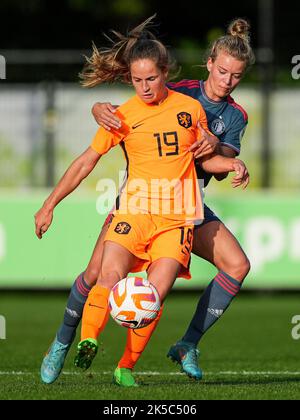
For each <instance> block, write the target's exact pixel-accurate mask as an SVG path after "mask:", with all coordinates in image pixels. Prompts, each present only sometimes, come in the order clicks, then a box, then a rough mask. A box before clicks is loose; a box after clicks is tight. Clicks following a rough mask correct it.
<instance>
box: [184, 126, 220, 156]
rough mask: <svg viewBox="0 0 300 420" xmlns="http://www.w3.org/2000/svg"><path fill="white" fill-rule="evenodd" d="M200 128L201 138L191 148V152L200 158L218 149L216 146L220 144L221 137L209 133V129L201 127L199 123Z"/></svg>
mask: <svg viewBox="0 0 300 420" xmlns="http://www.w3.org/2000/svg"><path fill="white" fill-rule="evenodd" d="M198 127H199V130H200V132H201V140H198V141H196V142H195V143H194V144H193V145H192V146H191V147H190V148H189V152H193V153H194V158H195V159H199V158H201V157H203V156H207V155H210V154H212V153H214V152H215V151H216V148H217V146H218V144H219V142H220V141H219V139H218V137H216V136H213V135H212V134H209V133H208V132H207V131H205V130H204V129H203V127H201V125H200V123H198Z"/></svg>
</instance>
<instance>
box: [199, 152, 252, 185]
mask: <svg viewBox="0 0 300 420" xmlns="http://www.w3.org/2000/svg"><path fill="white" fill-rule="evenodd" d="M200 162H201V163H200V164H201V166H202V168H203V169H204V171H205V172H208V173H212V174H224V173H228V172H235V176H234V178H233V179H232V181H231V184H232V186H233V188H236V187H239V186H243V188H244V189H245V188H246V187H247V186H248V184H249V181H250V176H249V172H248V169H247V167H246V165H245V163H244V162H243V161H242V160H240V159H237V158H230V157H225V156H221V155H217V154H214V155H211V156H207V157H205V158H202V159H201V161H200Z"/></svg>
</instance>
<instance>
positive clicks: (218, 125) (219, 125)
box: [211, 118, 226, 136]
mask: <svg viewBox="0 0 300 420" xmlns="http://www.w3.org/2000/svg"><path fill="white" fill-rule="evenodd" d="M225 129H226V127H225V124H224V121H223V120H222V119H221V118H218V119H217V120H214V121H213V122H212V124H211V131H212V132H213V133H214V134H215V135H216V136H219V135H220V134H223V133H224V131H225Z"/></svg>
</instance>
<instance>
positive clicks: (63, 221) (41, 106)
mask: <svg viewBox="0 0 300 420" xmlns="http://www.w3.org/2000/svg"><path fill="white" fill-rule="evenodd" d="M299 10H300V6H299V5H298V4H297V3H296V2H294V1H291V0H287V1H286V2H285V3H284V9H283V8H282V2H281V1H279V0H273V1H272V0H256V1H252V2H248V3H245V4H241V2H238V1H235V0H231V1H228V2H226V3H225V2H221V1H216V2H214V5H213V6H212V5H209V4H202V3H201V2H199V1H190V2H189V3H188V4H175V5H174V3H173V2H168V1H165V2H161V1H160V2H159V1H155V0H147V1H146V0H145V1H142V0H110V1H108V0H98V1H95V0H63V1H59V2H58V1H42V2H41V1H36V0H30V1H28V2H26V3H23V2H22V3H21V2H19V1H17V0H14V1H13V0H10V1H8V0H2V1H1V5H0V16H1V25H0V39H1V44H0V55H2V56H3V57H4V58H5V61H6V69H5V70H6V71H5V73H6V74H5V76H6V79H4V78H2V80H0V288H1V287H2V288H14V287H19V288H27V287H41V288H51V287H55V288H65V287H68V286H69V285H70V284H71V283H72V282H73V280H74V277H75V276H76V275H77V274H78V272H80V271H82V270H84V268H85V266H86V264H87V263H88V259H89V256H90V254H91V251H92V249H93V246H94V243H95V240H96V238H97V236H98V233H99V231H100V229H101V224H102V222H103V219H104V215H99V214H98V212H97V210H96V203H97V199H98V197H99V191H97V189H96V186H97V182H98V181H99V180H100V179H103V178H111V179H113V180H115V181H118V178H119V174H118V171H119V170H120V169H122V168H124V166H125V164H124V160H123V156H122V154H121V152H120V151H119V150H117V149H116V150H113V151H112V152H111V153H109V154H108V156H106V157H105V158H104V159H103V160H101V164H100V165H99V166H98V167H97V168H96V169H95V171H94V172H93V173H92V175H91V176H90V177H89V178H88V179H87V180H86V181H85V182H84V183H83V184H82V185H81V186H80V188H79V190H78V191H77V192H76V193H75V194H74V195H73V196H72V197H69V198H67V199H66V200H65V202H64V203H62V204H61V205H60V206H59V207H58V209H57V211H56V213H55V220H54V224H53V226H52V227H51V229H50V231H49V232H48V233H47V235H46V236H45V238H44V239H43V241H38V240H37V238H35V235H34V224H33V215H34V213H35V212H36V211H37V210H38V209H39V207H40V206H41V205H42V203H43V201H44V199H45V198H46V196H47V195H48V193H49V191H50V190H51V187H52V186H53V185H54V184H55V183H56V182H57V180H58V179H59V178H60V177H61V176H62V174H63V172H64V171H65V169H66V168H67V166H68V165H69V164H70V163H71V162H72V160H73V159H74V157H76V156H77V155H78V154H79V153H81V152H82V151H83V150H84V149H85V148H86V147H88V145H89V144H90V142H91V139H92V137H93V135H94V133H95V132H96V130H97V125H96V123H95V122H94V120H93V118H92V116H91V107H92V105H93V104H94V103H95V102H96V101H110V102H112V103H113V104H120V103H122V102H124V101H125V100H126V99H127V98H128V97H129V96H130V95H131V94H132V90H131V89H130V88H129V87H124V86H105V87H99V88H95V89H92V90H84V89H82V88H81V87H80V85H79V83H78V73H79V72H80V70H81V68H82V64H83V62H84V54H90V52H91V41H92V40H93V41H94V42H95V43H96V44H98V45H102V44H103V36H102V33H103V32H107V31H109V29H110V28H116V29H120V30H122V31H125V30H126V29H127V28H128V27H133V26H134V25H135V24H137V23H139V22H141V21H142V20H144V19H145V18H146V17H148V16H150V15H152V14H153V13H155V12H156V13H157V19H156V21H157V30H158V32H159V33H160V34H161V39H162V40H163V42H164V43H166V44H167V45H169V46H170V49H171V52H172V54H173V55H174V56H175V57H176V59H177V62H178V64H179V65H180V66H181V73H180V75H179V77H178V79H181V78H193V79H201V78H204V77H206V72H205V69H204V68H203V67H201V66H200V65H202V64H203V63H204V61H205V54H206V50H207V47H208V45H209V43H210V42H211V41H212V40H213V39H214V38H216V37H217V36H219V35H220V34H222V33H224V31H225V29H226V26H227V24H228V23H229V22H230V21H231V20H232V19H233V18H235V17H237V16H241V17H247V18H248V19H250V21H251V23H252V41H253V46H254V49H255V52H256V55H257V64H256V65H255V67H254V68H253V69H252V71H251V72H249V73H248V74H247V75H246V78H245V80H244V81H243V82H242V83H241V86H240V87H239V88H238V90H237V91H236V92H235V93H234V95H233V96H234V98H235V100H236V101H237V102H238V103H240V104H241V105H242V106H243V107H244V108H245V109H246V110H247V112H248V114H249V126H248V129H247V132H246V135H245V137H244V139H243V143H242V154H241V158H242V159H243V160H244V161H245V162H246V163H247V165H248V167H249V171H250V174H251V184H250V186H249V188H248V190H247V191H244V192H237V191H236V190H232V189H231V186H230V178H229V179H228V180H226V181H224V182H222V183H218V182H217V181H212V182H211V185H210V186H209V188H208V189H207V191H206V201H207V203H208V204H209V205H211V207H212V208H213V209H214V210H215V211H216V213H217V214H218V215H219V216H220V217H221V218H222V219H223V220H224V221H225V222H226V224H227V225H228V226H229V227H230V229H231V230H232V231H233V232H235V233H236V234H237V236H238V238H239V239H240V241H241V243H242V245H243V247H244V248H245V250H246V252H247V254H248V256H249V258H250V260H251V263H252V270H251V273H250V275H249V277H248V280H247V281H246V283H245V287H248V288H280V289H282V288H299V284H300V283H299V280H300V275H299V268H300V243H299V242H300V239H299V238H300V199H299V187H300V165H299V157H298V155H299V149H300V146H299V132H300V119H299V109H300V89H299V88H300V81H299V78H300V70H299V71H298V68H297V63H298V62H300V57H298V58H297V56H299V55H300V48H299V25H298V23H297V19H298V18H297V16H298V15H299ZM0 70H1V68H0ZM298 73H299V77H298ZM1 74H2V76H3V68H2V73H1ZM1 74H0V77H1ZM192 274H193V280H192V281H190V282H187V281H184V280H179V281H178V282H177V287H181V288H187V287H188V288H197V287H203V286H204V285H205V284H207V281H208V280H209V278H211V277H213V276H214V274H215V269H214V268H212V267H211V266H209V264H207V263H205V262H203V261H200V260H199V259H196V258H195V259H194V260H193V265H192Z"/></svg>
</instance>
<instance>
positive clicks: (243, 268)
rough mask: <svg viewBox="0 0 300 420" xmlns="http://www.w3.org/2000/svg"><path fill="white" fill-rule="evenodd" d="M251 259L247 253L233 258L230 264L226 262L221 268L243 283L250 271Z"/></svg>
mask: <svg viewBox="0 0 300 420" xmlns="http://www.w3.org/2000/svg"><path fill="white" fill-rule="evenodd" d="M250 268H251V266H250V261H249V259H248V258H247V256H246V255H245V254H242V255H240V256H238V257H236V258H235V259H232V261H230V263H229V264H225V265H224V267H222V268H221V269H222V270H223V271H225V273H226V274H228V275H229V276H231V277H233V278H234V279H235V280H237V281H239V282H240V283H242V282H243V281H244V279H245V278H246V276H247V275H248V273H249V271H250Z"/></svg>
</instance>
